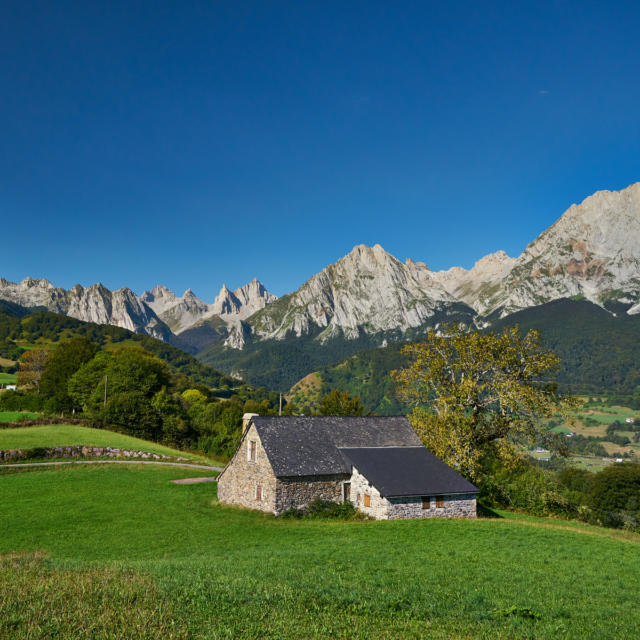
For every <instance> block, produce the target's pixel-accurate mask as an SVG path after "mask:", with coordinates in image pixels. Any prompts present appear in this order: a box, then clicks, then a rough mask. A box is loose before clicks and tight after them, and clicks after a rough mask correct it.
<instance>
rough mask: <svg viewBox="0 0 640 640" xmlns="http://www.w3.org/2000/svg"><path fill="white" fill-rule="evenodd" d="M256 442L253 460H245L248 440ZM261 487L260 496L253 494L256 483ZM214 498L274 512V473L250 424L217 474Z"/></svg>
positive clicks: (254, 429)
mask: <svg viewBox="0 0 640 640" xmlns="http://www.w3.org/2000/svg"><path fill="white" fill-rule="evenodd" d="M251 441H254V442H255V443H256V461H255V462H252V461H250V460H249V455H248V451H249V446H250V445H249V443H250V442H251ZM258 485H259V486H261V487H262V500H258V499H257V498H256V487H257V486H258ZM218 500H219V501H220V502H225V503H227V504H239V505H242V506H243V507H248V508H249V509H260V510H261V511H267V512H271V513H275V512H276V477H275V475H274V473H273V469H272V468H271V464H270V463H269V459H268V458H267V454H266V452H265V450H264V448H263V446H262V442H260V436H259V435H258V432H257V430H256V428H255V426H253V425H251V427H250V428H249V430H248V431H247V433H246V435H245V437H244V438H243V439H242V442H241V443H240V447H239V448H238V450H237V451H236V453H235V455H234V456H233V458H232V459H231V462H229V464H228V465H227V467H226V468H225V470H224V471H223V472H222V473H221V474H220V477H219V478H218Z"/></svg>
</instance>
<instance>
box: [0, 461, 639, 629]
mask: <svg viewBox="0 0 640 640" xmlns="http://www.w3.org/2000/svg"><path fill="white" fill-rule="evenodd" d="M199 474H200V472H198V471H195V472H194V470H181V469H175V468H162V467H152V468H149V467H142V466H139V465H131V466H129V465H126V466H115V465H114V466H109V467H102V466H100V467H95V466H94V467H90V466H88V465H87V466H77V467H76V466H74V467H64V468H57V469H49V470H38V471H23V472H15V471H12V472H4V473H3V474H2V475H0V555H1V558H0V572H1V573H2V575H1V576H0V610H2V611H3V615H2V616H0V638H9V637H10V638H16V639H23V638H36V637H60V638H115V637H127V638H153V637H163V638H299V639H309V638H345V639H346V638H376V639H377V638H443V639H444V638H554V639H555V638H581V639H583V638H594V639H596V638H597V639H599V640H600V639H602V638H623V637H626V638H632V637H639V636H640V618H639V617H638V616H637V613H636V610H637V601H638V598H639V597H640V585H639V584H638V580H637V569H638V566H640V537H638V536H635V535H633V534H626V533H622V532H616V531H612V530H605V529H599V528H596V527H589V526H586V525H581V524H578V523H575V522H563V521H553V520H545V519H539V518H531V517H524V516H514V515H508V514H507V515H508V517H505V518H491V519H479V520H477V521H461V520H435V519H434V520H424V521H415V520H414V521H410V520H407V521H395V522H330V521H305V520H301V521H300V520H295V521H292V520H283V519H276V518H273V517H271V516H268V515H263V514H261V513H257V512H251V511H247V510H243V509H239V508H230V507H224V506H222V505H219V504H218V503H217V502H216V485H215V483H206V484H194V485H175V484H172V483H171V482H170V480H172V479H175V478H180V477H189V476H193V475H199Z"/></svg>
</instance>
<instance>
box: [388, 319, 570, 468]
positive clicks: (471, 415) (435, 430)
mask: <svg viewBox="0 0 640 640" xmlns="http://www.w3.org/2000/svg"><path fill="white" fill-rule="evenodd" d="M403 353H404V354H405V355H407V356H408V357H409V364H408V366H407V367H405V368H402V369H397V370H395V371H393V372H392V377H393V379H394V380H395V382H396V384H397V388H398V392H399V395H400V397H401V399H402V400H403V401H405V402H407V403H408V404H409V405H410V406H412V411H411V413H410V416H409V419H410V421H411V423H412V424H413V426H414V428H415V429H416V431H417V433H418V434H419V435H420V437H421V438H422V440H423V442H424V443H425V445H426V446H427V447H428V448H429V449H430V450H431V451H432V452H433V453H435V454H436V455H437V456H439V457H440V458H442V459H443V460H445V461H446V462H447V463H449V464H450V465H452V466H454V467H456V468H458V469H459V470H460V471H462V472H463V473H465V474H466V475H468V476H470V477H472V478H473V477H478V475H479V474H480V473H481V468H482V465H483V462H484V461H486V459H487V457H488V456H494V457H497V458H499V459H501V460H502V461H504V462H508V461H509V460H510V459H511V460H513V459H514V458H517V456H518V448H517V447H518V445H522V444H525V443H526V444H530V445H531V444H534V443H536V442H540V441H544V442H545V443H546V444H547V445H548V446H555V447H556V448H560V446H561V443H560V440H559V439H558V438H556V437H555V436H553V435H551V434H549V433H548V432H546V431H545V430H543V428H542V425H541V419H542V418H545V417H546V418H549V417H551V416H552V415H554V414H555V413H557V412H558V411H561V412H562V411H564V410H566V409H568V408H569V407H570V406H573V404H574V403H573V402H572V401H570V400H565V399H562V398H561V397H560V396H559V395H558V394H557V391H556V388H555V386H554V385H550V384H548V383H542V382H541V379H542V378H544V377H545V375H548V373H549V372H550V371H553V370H554V369H556V368H557V366H558V357H557V356H556V354H555V353H554V352H553V351H551V350H548V349H545V348H544V347H543V346H542V344H541V341H540V334H539V333H538V332H537V331H535V330H531V331H529V332H528V333H527V334H526V335H524V336H523V335H522V334H521V333H520V330H519V328H518V327H509V328H506V329H504V330H503V331H502V332H501V333H493V332H489V333H480V332H478V331H468V330H467V329H465V328H464V327H462V326H460V325H453V326H451V327H448V328H447V329H445V330H444V331H443V332H442V333H440V332H438V331H435V330H432V329H430V330H429V331H427V335H426V339H425V340H424V342H419V343H412V344H408V345H406V346H405V347H404V348H403Z"/></svg>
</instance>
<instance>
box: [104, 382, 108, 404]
mask: <svg viewBox="0 0 640 640" xmlns="http://www.w3.org/2000/svg"><path fill="white" fill-rule="evenodd" d="M108 378H109V376H105V377H104V406H105V407H106V406H107V380H108Z"/></svg>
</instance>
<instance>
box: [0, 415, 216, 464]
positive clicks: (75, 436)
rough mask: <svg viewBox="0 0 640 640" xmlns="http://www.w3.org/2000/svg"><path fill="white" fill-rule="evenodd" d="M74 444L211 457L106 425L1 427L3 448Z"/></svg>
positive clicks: (197, 457) (184, 456) (196, 457)
mask: <svg viewBox="0 0 640 640" xmlns="http://www.w3.org/2000/svg"><path fill="white" fill-rule="evenodd" d="M73 445H84V446H87V447H114V448H117V449H136V450H139V451H147V452H149V453H159V454H164V455H166V456H175V457H182V458H193V459H197V460H207V461H209V460H208V459H207V458H204V457H203V456H198V455H193V454H189V453H186V452H184V451H179V450H177V449H172V448H171V447H165V446H164V445H161V444H157V443H155V442H149V441H147V440H141V439H140V438H133V437H132V436H127V435H124V434H122V433H115V432H114V431H107V430H106V429H92V428H90V427H82V426H78V425H63V424H61V425H43V426H36V427H16V428H10V429H0V450H7V449H32V448H34V447H45V448H48V447H70V446H73Z"/></svg>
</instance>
